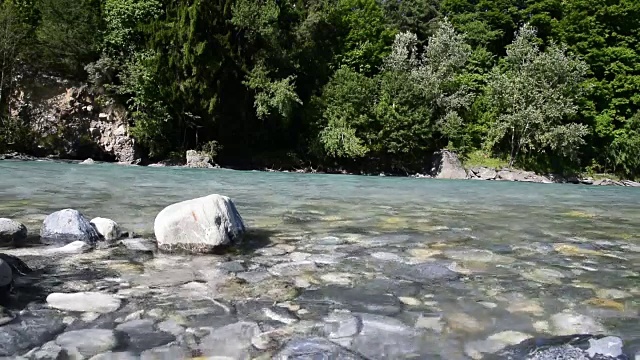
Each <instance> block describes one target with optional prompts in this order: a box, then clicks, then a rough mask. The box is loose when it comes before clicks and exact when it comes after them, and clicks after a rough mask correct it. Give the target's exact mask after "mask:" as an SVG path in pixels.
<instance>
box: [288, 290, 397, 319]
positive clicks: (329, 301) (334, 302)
mask: <svg viewBox="0 0 640 360" xmlns="http://www.w3.org/2000/svg"><path fill="white" fill-rule="evenodd" d="M298 301H299V302H300V303H301V304H303V306H304V303H306V302H308V303H312V304H317V305H328V306H339V307H341V308H344V309H349V310H353V311H362V312H370V313H377V314H384V315H394V314H397V313H399V312H400V310H401V303H400V300H398V298H396V297H395V296H392V295H389V294H381V293H378V292H373V291H370V290H368V289H366V288H359V287H358V288H344V287H340V286H335V285H329V286H326V287H323V288H320V289H318V290H308V291H305V292H303V293H302V294H301V295H300V297H298Z"/></svg>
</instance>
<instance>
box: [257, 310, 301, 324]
mask: <svg viewBox="0 0 640 360" xmlns="http://www.w3.org/2000/svg"><path fill="white" fill-rule="evenodd" d="M262 313H263V314H264V315H265V316H266V317H268V318H269V319H271V320H275V321H279V322H281V323H283V324H288V325H289V324H293V323H296V322H298V321H299V320H300V319H298V317H297V316H295V315H294V314H293V313H292V312H291V311H289V310H287V309H285V308H281V307H278V306H272V307H268V308H263V309H262Z"/></svg>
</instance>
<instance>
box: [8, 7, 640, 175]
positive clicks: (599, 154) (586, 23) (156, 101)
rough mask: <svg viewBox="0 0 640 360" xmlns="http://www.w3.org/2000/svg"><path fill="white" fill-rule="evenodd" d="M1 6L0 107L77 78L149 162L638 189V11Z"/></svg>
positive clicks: (12, 131)
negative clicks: (433, 170) (44, 83)
mask: <svg viewBox="0 0 640 360" xmlns="http://www.w3.org/2000/svg"><path fill="white" fill-rule="evenodd" d="M0 3H1V8H0V56H1V57H2V58H1V59H0V61H1V64H0V66H1V67H2V68H1V71H2V73H1V74H0V75H1V77H0V104H6V101H7V97H8V95H7V94H9V93H11V87H12V86H14V83H13V81H12V79H13V78H14V77H15V76H16V74H17V73H19V72H21V71H27V70H26V69H28V70H29V71H47V72H49V73H56V74H58V75H59V76H63V77H66V78H72V79H77V80H81V81H86V82H88V83H90V84H91V85H92V86H94V87H95V88H96V89H98V90H99V91H100V93H101V94H104V96H105V97H108V98H111V99H116V101H118V102H120V103H122V104H125V105H126V107H127V109H128V110H129V113H130V117H131V126H132V127H131V129H132V133H133V135H134V136H135V138H136V139H137V140H138V142H139V143H140V144H142V145H143V146H144V148H145V149H146V150H147V152H148V154H149V156H150V157H151V158H152V159H163V158H167V157H170V156H171V155H172V154H175V153H182V154H183V153H184V150H185V149H193V148H197V149H201V150H204V151H207V152H210V153H212V154H215V155H216V157H217V160H218V161H219V162H221V163H223V164H224V163H240V162H243V161H248V160H247V159H253V160H255V159H256V158H265V159H281V160H282V159H284V160H282V161H289V162H292V163H299V164H307V165H309V164H310V165H312V166H314V165H318V164H331V165H332V166H343V167H347V168H348V167H358V166H364V167H374V168H379V169H387V170H395V171H398V172H402V171H407V172H411V171H416V170H417V171H419V170H421V169H422V168H424V166H425V162H426V160H427V159H428V158H429V156H430V155H431V154H432V153H433V152H434V151H437V150H438V149H442V148H447V149H451V150H455V151H457V152H458V153H459V154H461V156H463V157H466V158H467V159H469V160H470V161H476V162H480V163H482V162H483V161H486V162H487V163H496V164H506V165H514V166H518V167H522V168H527V169H532V170H536V171H541V172H545V171H554V172H564V173H567V172H573V171H579V172H593V173H602V172H607V173H615V174H618V175H620V176H624V177H629V178H634V177H637V176H638V175H640V1H638V0H571V1H561V0H304V1H303V0H4V1H2V0H0ZM2 110H3V114H2V116H3V117H2V121H3V126H2V130H0V142H1V141H3V140H2V139H3V138H4V141H5V142H6V139H7V138H9V137H12V136H13V137H16V136H19V135H20V134H19V133H20V131H19V126H18V125H19V124H15V123H13V122H12V121H11V119H10V118H9V117H8V115H7V113H6V106H3V107H2Z"/></svg>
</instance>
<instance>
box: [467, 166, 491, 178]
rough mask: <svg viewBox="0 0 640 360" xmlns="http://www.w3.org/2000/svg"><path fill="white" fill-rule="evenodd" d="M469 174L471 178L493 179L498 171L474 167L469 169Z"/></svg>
mask: <svg viewBox="0 0 640 360" xmlns="http://www.w3.org/2000/svg"><path fill="white" fill-rule="evenodd" d="M469 175H470V177H471V178H472V179H479V180H495V179H496V177H497V176H498V172H497V171H496V170H495V169H492V168H486V167H474V168H471V169H469Z"/></svg>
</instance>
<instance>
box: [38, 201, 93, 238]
mask: <svg viewBox="0 0 640 360" xmlns="http://www.w3.org/2000/svg"><path fill="white" fill-rule="evenodd" d="M99 239H100V235H98V232H97V231H96V229H95V228H94V227H93V226H92V225H91V223H90V222H89V220H87V218H86V217H84V215H82V214H81V213H80V212H79V211H77V210H73V209H64V210H60V211H56V212H54V213H53V214H51V215H49V216H47V217H46V218H45V219H44V222H43V223H42V228H41V229H40V240H41V241H42V242H43V243H45V244H69V243H72V242H74V241H84V242H86V243H89V244H94V243H96V242H97V241H98V240H99Z"/></svg>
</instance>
